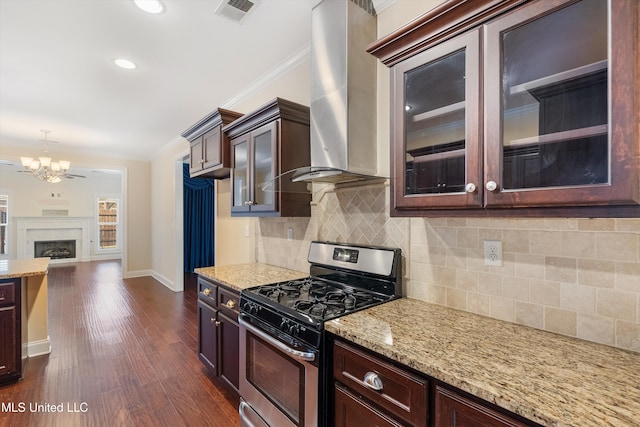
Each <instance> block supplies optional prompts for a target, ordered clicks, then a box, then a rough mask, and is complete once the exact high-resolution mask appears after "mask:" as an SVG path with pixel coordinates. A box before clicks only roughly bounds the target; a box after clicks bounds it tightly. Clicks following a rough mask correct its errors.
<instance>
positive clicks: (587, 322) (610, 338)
mask: <svg viewBox="0 0 640 427" xmlns="http://www.w3.org/2000/svg"><path fill="white" fill-rule="evenodd" d="M577 323H578V330H577V333H576V336H577V337H578V338H582V339H585V340H588V341H593V342H597V343H601V344H607V345H613V344H614V343H615V338H614V322H613V319H611V318H610V317H604V316H597V315H593V314H580V313H578V316H577Z"/></svg>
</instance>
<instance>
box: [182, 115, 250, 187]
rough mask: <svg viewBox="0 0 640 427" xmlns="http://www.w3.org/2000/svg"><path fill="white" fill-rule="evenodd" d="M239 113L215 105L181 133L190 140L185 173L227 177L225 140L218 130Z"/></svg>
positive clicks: (227, 144) (227, 159)
mask: <svg viewBox="0 0 640 427" xmlns="http://www.w3.org/2000/svg"><path fill="white" fill-rule="evenodd" d="M241 116H242V114H240V113H236V112H235V111H229V110H225V109H222V108H218V109H216V110H214V111H213V112H212V113H211V114H209V115H208V116H207V117H205V118H203V119H202V120H200V121H199V122H198V123H196V124H194V125H193V126H191V127H190V128H189V129H187V130H186V131H184V132H183V133H182V136H183V137H184V138H186V139H188V140H189V144H190V150H189V154H190V155H189V175H190V176H191V177H192V178H193V177H200V178H228V177H229V173H230V171H231V169H230V167H231V163H230V157H229V140H228V139H227V137H226V136H225V135H224V133H223V132H222V126H224V125H226V124H228V123H231V122H232V121H234V120H235V119H237V118H239V117H241Z"/></svg>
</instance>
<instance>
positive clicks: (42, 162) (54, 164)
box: [18, 129, 86, 183]
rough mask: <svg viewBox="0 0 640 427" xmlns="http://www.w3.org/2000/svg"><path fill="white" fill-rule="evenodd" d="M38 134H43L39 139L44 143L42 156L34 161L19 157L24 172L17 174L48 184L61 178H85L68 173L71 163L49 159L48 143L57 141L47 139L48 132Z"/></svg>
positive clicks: (29, 158) (31, 158) (44, 130)
mask: <svg viewBox="0 0 640 427" xmlns="http://www.w3.org/2000/svg"><path fill="white" fill-rule="evenodd" d="M40 132H42V133H44V139H40V141H43V142H44V150H43V156H41V157H38V158H37V159H34V158H33V157H20V161H21V162H22V166H23V167H24V170H21V171H18V172H23V173H25V172H26V173H29V174H30V175H32V176H34V177H36V178H38V179H40V180H42V181H46V182H49V183H57V182H60V181H61V178H67V179H74V178H86V176H84V175H76V174H70V173H69V167H71V162H69V161H67V160H59V161H54V160H52V159H51V157H49V151H48V150H47V147H48V143H50V142H51V143H58V141H52V140H50V139H49V138H48V134H49V132H51V131H50V130H46V129H41V130H40Z"/></svg>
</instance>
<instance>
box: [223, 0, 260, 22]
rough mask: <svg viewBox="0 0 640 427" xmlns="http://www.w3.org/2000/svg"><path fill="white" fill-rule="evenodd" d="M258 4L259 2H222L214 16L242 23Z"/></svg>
mask: <svg viewBox="0 0 640 427" xmlns="http://www.w3.org/2000/svg"><path fill="white" fill-rule="evenodd" d="M258 3H259V0H222V1H221V2H220V4H219V5H218V8H217V9H216V15H220V16H224V17H225V18H229V19H231V20H232V21H234V22H238V23H242V22H243V21H244V20H245V19H246V18H247V16H248V15H249V14H250V13H251V12H252V11H253V10H254V9H255V8H256V6H257V5H258Z"/></svg>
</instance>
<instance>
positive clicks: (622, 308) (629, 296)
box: [596, 289, 638, 322]
mask: <svg viewBox="0 0 640 427" xmlns="http://www.w3.org/2000/svg"><path fill="white" fill-rule="evenodd" d="M596 313H598V314H600V315H602V316H608V317H610V318H613V319H620V320H628V321H630V322H633V321H635V320H636V319H637V318H638V307H637V295H636V294H634V293H631V292H623V291H616V290H610V289H598V291H597V295H596Z"/></svg>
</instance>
